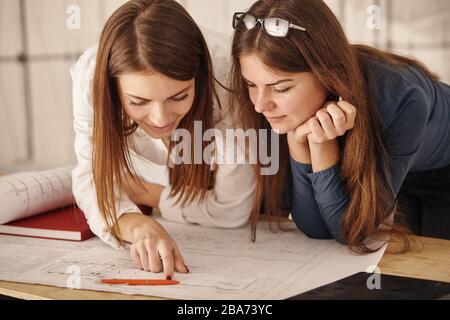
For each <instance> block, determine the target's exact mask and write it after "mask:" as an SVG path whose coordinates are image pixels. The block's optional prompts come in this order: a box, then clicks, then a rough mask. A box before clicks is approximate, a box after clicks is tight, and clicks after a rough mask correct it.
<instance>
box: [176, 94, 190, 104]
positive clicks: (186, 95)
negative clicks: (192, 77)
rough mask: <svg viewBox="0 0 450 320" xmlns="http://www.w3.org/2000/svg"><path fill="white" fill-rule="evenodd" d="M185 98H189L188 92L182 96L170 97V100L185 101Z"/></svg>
mask: <svg viewBox="0 0 450 320" xmlns="http://www.w3.org/2000/svg"><path fill="white" fill-rule="evenodd" d="M187 98H189V94H187V93H186V94H185V95H184V96H181V97H175V98H172V101H175V102H181V101H185V100H186V99H187Z"/></svg>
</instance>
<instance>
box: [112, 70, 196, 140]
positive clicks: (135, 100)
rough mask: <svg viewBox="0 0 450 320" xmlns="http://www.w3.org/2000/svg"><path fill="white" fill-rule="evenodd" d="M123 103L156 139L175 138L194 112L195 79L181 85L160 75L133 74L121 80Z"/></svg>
mask: <svg viewBox="0 0 450 320" xmlns="http://www.w3.org/2000/svg"><path fill="white" fill-rule="evenodd" d="M118 90H119V95H120V100H121V102H122V106H123V107H124V109H125V112H126V113H127V114H128V116H129V117H130V118H131V119H133V120H134V121H135V122H137V123H138V124H139V126H140V127H141V128H142V129H143V130H144V131H145V132H146V133H147V134H148V135H149V136H151V137H152V138H155V139H164V138H168V137H170V136H171V135H172V133H173V132H174V130H175V129H176V128H177V127H178V125H179V124H180V121H181V119H183V117H184V116H185V115H186V114H187V113H188V112H189V110H191V108H192V104H193V102H194V98H195V78H194V79H192V80H189V81H178V80H174V79H171V78H169V77H166V76H164V75H163V74H160V73H151V74H146V73H131V74H124V75H123V76H120V77H119V78H118Z"/></svg>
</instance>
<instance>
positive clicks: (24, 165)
mask: <svg viewBox="0 0 450 320" xmlns="http://www.w3.org/2000/svg"><path fill="white" fill-rule="evenodd" d="M124 2H125V1H124V0H38V1H37V0H0V172H16V171H20V170H35V169H47V168H52V167H57V166H61V165H67V164H73V163H74V161H75V157H74V154H73V150H72V140H73V130H72V106H71V81H70V74H69V68H70V66H71V64H72V63H73V62H74V61H75V59H76V57H77V56H78V55H79V54H80V53H81V52H83V50H84V49H85V48H87V47H89V46H91V45H92V44H95V43H96V42H97V39H98V36H99V32H100V31H101V28H102V25H103V23H104V22H105V21H106V19H107V17H108V16H109V15H110V14H111V13H112V12H113V11H114V10H115V9H116V8H117V7H118V6H120V5H121V4H122V3H124ZM326 2H327V4H328V5H329V6H330V7H331V8H332V10H333V11H334V12H335V13H336V15H337V16H338V17H339V18H340V20H341V22H342V24H343V25H344V27H345V30H346V32H347V34H348V37H349V38H350V40H351V41H352V42H359V43H367V44H370V45H374V46H377V47H380V48H384V49H389V50H393V51H396V52H399V53H403V54H408V55H412V56H415V57H417V58H419V59H421V60H422V61H424V62H425V63H426V64H427V65H428V66H429V67H430V68H431V69H432V70H433V71H435V72H437V73H438V74H439V75H440V76H441V77H442V78H443V79H444V81H446V82H450V59H449V58H450V46H449V43H450V32H448V31H449V30H450V1H448V0H428V1H422V0H328V1H326ZM180 3H181V4H183V5H184V6H185V7H186V8H187V9H188V11H189V12H190V13H191V14H192V16H193V17H194V18H195V19H196V21H197V22H198V23H199V24H200V25H201V26H204V27H206V28H209V29H213V30H216V31H220V32H224V33H228V34H230V35H231V33H232V28H231V16H232V14H233V12H235V11H244V10H246V9H247V8H249V7H250V6H251V4H252V3H253V1H252V0H180ZM77 14H79V17H80V25H79V28H78V26H76V25H75V27H74V25H73V21H72V20H71V18H73V17H74V15H75V16H76V15H77ZM373 17H375V18H377V17H379V18H380V19H376V20H373V19H372V18H373ZM71 21H72V24H71ZM68 24H69V25H68Z"/></svg>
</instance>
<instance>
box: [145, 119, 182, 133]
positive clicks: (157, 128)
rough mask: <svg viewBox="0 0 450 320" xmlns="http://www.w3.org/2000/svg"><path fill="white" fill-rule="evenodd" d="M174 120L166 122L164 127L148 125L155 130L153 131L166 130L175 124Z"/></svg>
mask: <svg viewBox="0 0 450 320" xmlns="http://www.w3.org/2000/svg"><path fill="white" fill-rule="evenodd" d="M175 123H176V121H174V122H172V123H170V124H168V125H167V126H164V127H158V126H152V125H148V126H149V127H150V128H151V129H153V130H155V131H162V132H164V131H167V130H169V129H171V128H172V127H173V126H174V125H175Z"/></svg>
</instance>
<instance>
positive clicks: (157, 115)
mask: <svg viewBox="0 0 450 320" xmlns="http://www.w3.org/2000/svg"><path fill="white" fill-rule="evenodd" d="M147 119H148V120H149V121H150V124H151V125H153V126H157V127H166V126H167V125H169V124H170V123H171V121H172V120H171V119H170V117H169V114H168V112H167V110H166V108H165V106H164V104H160V103H155V104H154V105H153V106H151V108H150V110H149V113H148V115H147Z"/></svg>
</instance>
